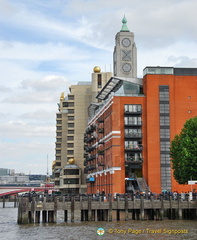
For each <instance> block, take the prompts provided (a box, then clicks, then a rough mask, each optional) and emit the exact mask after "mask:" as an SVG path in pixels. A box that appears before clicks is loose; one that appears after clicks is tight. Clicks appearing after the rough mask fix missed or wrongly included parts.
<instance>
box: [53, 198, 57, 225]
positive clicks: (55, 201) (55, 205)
mask: <svg viewBox="0 0 197 240" xmlns="http://www.w3.org/2000/svg"><path fill="white" fill-rule="evenodd" d="M53 222H54V223H56V222H57V197H54V212H53Z"/></svg>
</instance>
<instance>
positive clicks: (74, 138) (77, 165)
mask: <svg viewBox="0 0 197 240" xmlns="http://www.w3.org/2000/svg"><path fill="white" fill-rule="evenodd" d="M93 71H94V72H93V73H92V81H90V82H79V83H78V84H77V85H72V86H70V88H69V91H70V93H69V94H67V96H64V93H62V94H61V96H60V102H59V103H58V113H57V114H56V143H55V144H56V159H55V161H54V163H53V175H54V181H55V188H56V189H60V190H62V191H63V192H68V189H69V193H79V192H85V191H86V182H85V181H86V178H85V176H84V174H83V168H84V146H83V139H84V132H85V129H86V126H87V121H88V117H89V116H88V110H87V109H88V106H89V105H90V104H91V103H92V102H95V100H96V101H97V99H96V98H95V96H96V95H97V94H98V92H99V90H100V89H102V87H103V86H104V85H105V84H106V82H107V81H108V80H109V78H110V77H111V76H112V73H110V72H101V69H100V68H99V67H95V68H94V69H93ZM73 159H74V160H73ZM69 160H71V161H70V162H69ZM68 168H74V169H79V172H78V174H76V176H75V175H73V174H71V175H72V176H70V175H69V170H68ZM66 169H67V170H66ZM76 171H77V170H76ZM70 172H73V171H70ZM71 178H72V180H70V179H71ZM74 178H75V180H74Z"/></svg>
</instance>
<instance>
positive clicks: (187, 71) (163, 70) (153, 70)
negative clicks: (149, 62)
mask: <svg viewBox="0 0 197 240" xmlns="http://www.w3.org/2000/svg"><path fill="white" fill-rule="evenodd" d="M147 74H155V75H156V74H158V75H159V74H160V75H163V74H165V75H176V76H197V68H174V67H160V66H157V67H145V68H144V70H143V76H145V75H147Z"/></svg>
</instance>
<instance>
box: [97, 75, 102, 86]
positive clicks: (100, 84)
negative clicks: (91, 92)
mask: <svg viewBox="0 0 197 240" xmlns="http://www.w3.org/2000/svg"><path fill="white" fill-rule="evenodd" d="M98 88H102V75H101V74H98Z"/></svg>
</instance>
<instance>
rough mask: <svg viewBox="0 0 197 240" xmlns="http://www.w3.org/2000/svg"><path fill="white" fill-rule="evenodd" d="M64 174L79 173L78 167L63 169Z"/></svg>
mask: <svg viewBox="0 0 197 240" xmlns="http://www.w3.org/2000/svg"><path fill="white" fill-rule="evenodd" d="M64 175H79V169H64Z"/></svg>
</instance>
